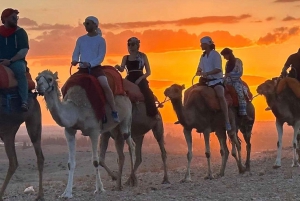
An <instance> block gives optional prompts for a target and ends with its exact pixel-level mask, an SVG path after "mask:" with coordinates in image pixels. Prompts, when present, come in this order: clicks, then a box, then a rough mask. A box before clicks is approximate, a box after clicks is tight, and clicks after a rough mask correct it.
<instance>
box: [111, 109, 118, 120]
mask: <svg viewBox="0 0 300 201" xmlns="http://www.w3.org/2000/svg"><path fill="white" fill-rule="evenodd" d="M111 116H112V117H113V119H114V122H116V123H119V122H120V119H119V115H118V112H117V111H112V112H111Z"/></svg>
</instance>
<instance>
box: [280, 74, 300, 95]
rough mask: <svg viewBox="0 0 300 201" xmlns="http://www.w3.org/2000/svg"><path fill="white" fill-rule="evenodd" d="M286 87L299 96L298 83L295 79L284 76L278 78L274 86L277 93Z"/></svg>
mask: <svg viewBox="0 0 300 201" xmlns="http://www.w3.org/2000/svg"><path fill="white" fill-rule="evenodd" d="M286 87H288V88H290V89H291V90H292V91H293V93H294V94H295V95H296V97H297V98H300V83H299V81H298V80H297V79H295V78H291V77H285V78H282V79H280V80H279V82H278V84H277V88H276V93H277V94H279V93H280V92H282V91H283V90H284V89H285V88H286Z"/></svg>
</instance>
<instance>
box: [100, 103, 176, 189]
mask: <svg viewBox="0 0 300 201" xmlns="http://www.w3.org/2000/svg"><path fill="white" fill-rule="evenodd" d="M132 106H133V107H132V124H131V137H132V139H133V140H134V142H135V144H136V147H135V151H136V152H135V155H136V161H135V163H134V168H133V170H132V171H131V175H130V177H129V178H128V180H127V182H126V184H127V185H130V186H137V179H136V171H137V169H138V167H139V165H140V164H141V163H142V144H143V140H144V136H145V134H146V133H147V132H148V131H150V130H152V132H153V134H154V137H155V139H156V140H157V142H158V145H159V148H160V151H161V157H162V161H163V166H164V177H163V181H162V183H163V184H168V183H170V182H169V178H168V173H167V164H166V159H167V153H166V150H165V146H164V128H163V121H162V120H156V119H155V118H153V117H149V116H147V115H146V107H145V104H144V102H140V103H133V105H132ZM110 137H111V133H110V132H106V133H103V134H102V135H101V136H100V147H101V148H100V165H101V166H103V167H104V168H105V169H106V171H107V172H108V174H109V175H110V176H111V177H112V178H113V179H115V178H116V177H115V176H114V174H113V173H112V172H111V170H110V169H109V168H108V167H107V166H106V164H105V152H106V150H107V146H108V141H109V138H110ZM129 151H130V150H129ZM130 154H131V153H130Z"/></svg>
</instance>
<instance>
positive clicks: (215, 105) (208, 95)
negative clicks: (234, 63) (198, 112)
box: [184, 82, 252, 110]
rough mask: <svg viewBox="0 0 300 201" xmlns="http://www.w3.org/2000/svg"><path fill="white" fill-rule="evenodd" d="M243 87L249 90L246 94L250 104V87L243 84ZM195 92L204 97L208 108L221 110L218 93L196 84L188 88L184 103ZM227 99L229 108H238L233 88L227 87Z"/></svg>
mask: <svg viewBox="0 0 300 201" xmlns="http://www.w3.org/2000/svg"><path fill="white" fill-rule="evenodd" d="M243 85H244V86H245V87H246V88H247V91H248V95H246V94H245V99H246V101H247V102H250V101H251V100H252V93H251V92H250V89H249V87H248V85H247V84H246V83H245V82H243ZM192 91H193V92H194V91H197V92H199V93H201V95H202V97H204V99H205V102H206V103H207V104H208V106H209V107H210V108H211V109H213V110H219V109H220V104H219V100H218V98H217V96H216V93H215V91H214V89H213V88H211V87H208V86H200V85H199V84H195V85H193V86H191V87H190V88H188V89H187V90H186V91H185V93H184V103H186V100H187V98H188V95H189V93H191V92H192ZM225 98H226V102H227V105H228V106H234V107H238V105H239V104H238V96H237V93H236V91H235V89H234V87H233V86H231V85H227V86H226V87H225Z"/></svg>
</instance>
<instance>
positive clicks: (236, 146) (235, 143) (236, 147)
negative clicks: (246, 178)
mask: <svg viewBox="0 0 300 201" xmlns="http://www.w3.org/2000/svg"><path fill="white" fill-rule="evenodd" d="M229 137H230V139H231V143H232V153H231V155H232V156H233V157H234V158H235V160H236V162H237V166H238V169H239V173H244V172H245V171H246V168H245V167H244V166H243V164H242V156H241V143H240V142H239V140H238V137H237V133H236V132H235V131H230V132H229ZM236 153H237V154H236Z"/></svg>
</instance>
